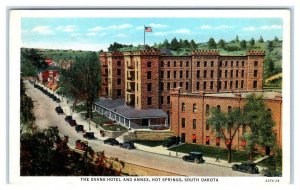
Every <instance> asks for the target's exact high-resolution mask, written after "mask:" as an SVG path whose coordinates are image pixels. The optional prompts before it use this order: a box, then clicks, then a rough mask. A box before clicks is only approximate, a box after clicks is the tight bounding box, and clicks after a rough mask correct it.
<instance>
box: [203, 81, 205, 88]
mask: <svg viewBox="0 0 300 190" xmlns="http://www.w3.org/2000/svg"><path fill="white" fill-rule="evenodd" d="M203 89H204V90H206V81H204V82H203Z"/></svg>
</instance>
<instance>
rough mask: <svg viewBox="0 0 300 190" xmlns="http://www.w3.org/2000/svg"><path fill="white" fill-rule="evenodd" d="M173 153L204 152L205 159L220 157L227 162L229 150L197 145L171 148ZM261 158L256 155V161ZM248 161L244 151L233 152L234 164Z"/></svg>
mask: <svg viewBox="0 0 300 190" xmlns="http://www.w3.org/2000/svg"><path fill="white" fill-rule="evenodd" d="M169 150H171V151H178V152H182V153H189V152H192V151H198V152H202V153H203V156H205V157H212V158H216V156H217V155H218V156H219V159H221V160H227V157H228V153H227V149H221V148H217V147H210V146H203V145H196V144H183V145H180V146H177V147H173V148H170V149H169ZM259 157H261V155H259V154H256V155H255V156H254V159H257V158H259ZM246 160H248V154H247V153H246V152H243V151H232V162H241V161H246Z"/></svg>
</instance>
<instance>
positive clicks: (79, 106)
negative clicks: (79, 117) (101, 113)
mask: <svg viewBox="0 0 300 190" xmlns="http://www.w3.org/2000/svg"><path fill="white" fill-rule="evenodd" d="M75 111H76V112H78V113H79V112H83V111H86V106H85V105H83V104H81V105H76V107H75Z"/></svg>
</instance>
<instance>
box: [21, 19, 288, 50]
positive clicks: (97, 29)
mask: <svg viewBox="0 0 300 190" xmlns="http://www.w3.org/2000/svg"><path fill="white" fill-rule="evenodd" d="M282 25H283V23H282V19H281V18H28V17H27V18H22V20H21V44H22V45H21V46H22V47H28V48H45V49H74V50H92V51H99V50H101V49H102V50H104V51H106V50H107V48H108V46H109V45H110V44H112V43H114V42H118V43H121V44H133V45H138V44H143V43H144V26H150V27H151V28H152V32H148V33H146V44H149V45H153V44H154V43H160V42H163V41H164V40H165V39H168V40H169V42H170V41H171V40H172V39H173V38H174V37H176V38H177V39H188V40H192V39H193V40H195V41H196V42H197V43H199V42H207V41H208V40H209V38H211V37H213V38H214V39H215V40H216V42H217V41H218V40H220V39H224V40H225V41H229V40H233V39H235V38H236V36H237V35H238V36H239V39H240V40H242V39H245V40H250V39H251V38H252V37H253V38H255V39H258V38H259V37H260V36H262V37H263V38H264V40H272V39H274V37H275V36H277V37H278V38H279V39H282V29H283V28H282Z"/></svg>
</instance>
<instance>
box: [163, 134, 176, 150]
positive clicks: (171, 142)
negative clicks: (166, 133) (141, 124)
mask: <svg viewBox="0 0 300 190" xmlns="http://www.w3.org/2000/svg"><path fill="white" fill-rule="evenodd" d="M175 144H179V139H178V138H177V137H175V136H172V137H169V138H167V139H166V140H165V142H164V143H163V145H162V146H163V147H167V148H169V147H170V146H173V145H175Z"/></svg>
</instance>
